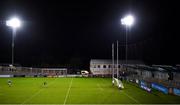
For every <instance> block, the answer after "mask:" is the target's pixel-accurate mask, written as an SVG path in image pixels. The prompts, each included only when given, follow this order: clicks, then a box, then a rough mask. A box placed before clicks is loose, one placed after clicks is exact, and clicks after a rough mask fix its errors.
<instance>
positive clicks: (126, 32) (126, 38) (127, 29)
mask: <svg viewBox="0 0 180 105" xmlns="http://www.w3.org/2000/svg"><path fill="white" fill-rule="evenodd" d="M125 27H126V60H125V61H126V66H127V59H128V42H127V40H128V26H127V25H125ZM126 68H127V67H126Z"/></svg>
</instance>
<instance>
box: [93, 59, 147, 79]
mask: <svg viewBox="0 0 180 105" xmlns="http://www.w3.org/2000/svg"><path fill="white" fill-rule="evenodd" d="M127 64H128V65H129V64H144V63H143V62H141V61H138V60H128V61H127ZM121 65H125V61H124V60H119V61H118V68H119V69H120V67H121ZM112 67H113V66H112V60H108V59H92V60H91V61H90V72H91V73H92V75H93V76H111V75H112ZM114 68H117V64H116V62H114ZM115 73H116V72H115Z"/></svg>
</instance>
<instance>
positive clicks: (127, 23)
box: [121, 15, 134, 66]
mask: <svg viewBox="0 0 180 105" xmlns="http://www.w3.org/2000/svg"><path fill="white" fill-rule="evenodd" d="M121 24H122V25H125V27H126V58H125V59H126V63H125V64H126V66H127V56H128V45H127V39H128V28H130V27H131V26H132V25H133V24H134V17H133V16H132V15H127V16H125V17H124V18H122V19H121Z"/></svg>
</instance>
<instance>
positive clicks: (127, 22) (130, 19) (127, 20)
mask: <svg viewBox="0 0 180 105" xmlns="http://www.w3.org/2000/svg"><path fill="white" fill-rule="evenodd" d="M121 24H122V25H126V26H132V25H133V24H134V17H133V16H132V15H128V16H126V17H124V18H122V19H121Z"/></svg>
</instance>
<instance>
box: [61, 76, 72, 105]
mask: <svg viewBox="0 0 180 105" xmlns="http://www.w3.org/2000/svg"><path fill="white" fill-rule="evenodd" d="M72 81H73V78H72V79H71V83H70V84H69V88H68V91H67V93H66V97H65V99H64V104H63V105H65V104H66V101H67V98H68V96H69V92H70V89H71V86H72Z"/></svg>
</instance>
